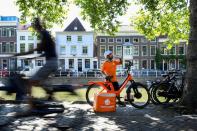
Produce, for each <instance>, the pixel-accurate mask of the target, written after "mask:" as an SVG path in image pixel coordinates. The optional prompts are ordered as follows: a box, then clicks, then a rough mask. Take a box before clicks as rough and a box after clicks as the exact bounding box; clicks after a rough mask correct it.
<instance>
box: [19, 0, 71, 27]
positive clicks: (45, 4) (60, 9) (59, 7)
mask: <svg viewBox="0 0 197 131" xmlns="http://www.w3.org/2000/svg"><path fill="white" fill-rule="evenodd" d="M16 4H17V5H18V6H19V11H20V13H21V17H20V20H21V21H22V22H23V23H25V22H27V21H32V19H33V18H34V17H40V18H41V19H42V20H44V22H45V24H46V26H47V27H48V28H51V27H52V26H53V25H54V24H55V23H57V24H62V22H63V21H64V19H65V17H66V13H67V9H68V5H69V4H68V3H67V1H66V0H64V2H62V0H16Z"/></svg>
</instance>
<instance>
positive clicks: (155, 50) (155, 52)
mask: <svg viewBox="0 0 197 131" xmlns="http://www.w3.org/2000/svg"><path fill="white" fill-rule="evenodd" d="M151 47H155V55H156V48H157V46H156V45H151V46H150V56H155V55H152V51H151Z"/></svg>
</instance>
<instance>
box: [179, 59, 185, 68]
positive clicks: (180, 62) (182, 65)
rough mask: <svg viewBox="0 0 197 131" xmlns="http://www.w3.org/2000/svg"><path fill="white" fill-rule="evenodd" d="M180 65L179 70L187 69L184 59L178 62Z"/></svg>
mask: <svg viewBox="0 0 197 131" xmlns="http://www.w3.org/2000/svg"><path fill="white" fill-rule="evenodd" d="M178 64H179V70H181V69H185V63H184V61H183V60H182V59H179V60H178Z"/></svg>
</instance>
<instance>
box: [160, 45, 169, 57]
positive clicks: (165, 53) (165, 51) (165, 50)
mask: <svg viewBox="0 0 197 131" xmlns="http://www.w3.org/2000/svg"><path fill="white" fill-rule="evenodd" d="M163 47H164V53H163V54H162V53H161V55H167V48H166V47H165V46H160V48H159V49H160V50H161V49H162V48H163Z"/></svg>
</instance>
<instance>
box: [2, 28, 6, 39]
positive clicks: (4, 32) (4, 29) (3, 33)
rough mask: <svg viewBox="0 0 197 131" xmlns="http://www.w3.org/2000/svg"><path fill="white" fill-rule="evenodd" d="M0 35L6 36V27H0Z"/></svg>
mask: <svg viewBox="0 0 197 131" xmlns="http://www.w3.org/2000/svg"><path fill="white" fill-rule="evenodd" d="M2 36H3V37H6V36H7V31H6V28H2Z"/></svg>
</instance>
